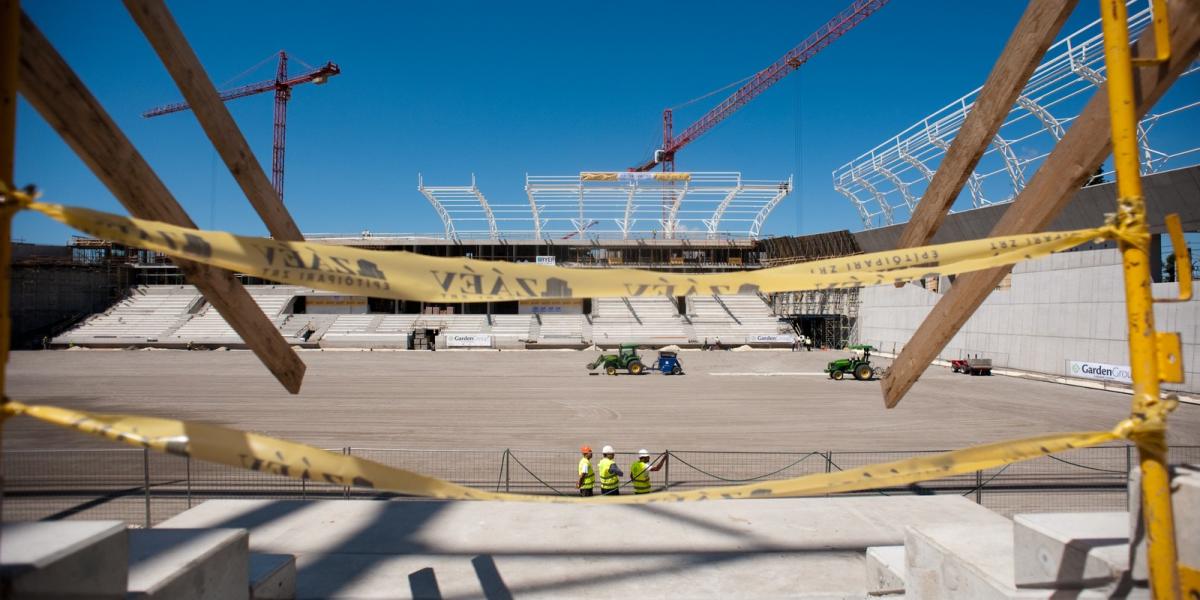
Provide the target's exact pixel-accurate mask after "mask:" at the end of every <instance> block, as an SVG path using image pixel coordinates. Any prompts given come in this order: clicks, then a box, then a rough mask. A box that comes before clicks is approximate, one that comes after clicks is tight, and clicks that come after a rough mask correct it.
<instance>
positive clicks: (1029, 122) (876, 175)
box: [833, 0, 1200, 229]
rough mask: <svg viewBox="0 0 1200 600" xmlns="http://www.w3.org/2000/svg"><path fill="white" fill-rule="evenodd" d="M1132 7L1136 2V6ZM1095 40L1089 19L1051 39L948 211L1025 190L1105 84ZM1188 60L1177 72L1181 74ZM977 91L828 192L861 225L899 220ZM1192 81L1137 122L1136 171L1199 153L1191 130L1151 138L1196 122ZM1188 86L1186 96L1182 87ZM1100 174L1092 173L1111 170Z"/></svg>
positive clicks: (1134, 23) (1143, 22)
mask: <svg viewBox="0 0 1200 600" xmlns="http://www.w3.org/2000/svg"><path fill="white" fill-rule="evenodd" d="M1127 4H1128V5H1129V6H1130V7H1131V8H1133V9H1135V10H1132V11H1131V13H1132V15H1131V16H1130V17H1129V30H1130V35H1131V36H1136V35H1137V34H1138V33H1140V32H1141V31H1142V30H1144V29H1145V28H1146V27H1148V26H1149V25H1150V23H1151V22H1152V20H1153V15H1152V14H1151V8H1150V0H1131V1H1130V2H1128V3H1127ZM1135 5H1136V6H1135ZM1103 46H1104V38H1103V36H1102V34H1101V31H1100V21H1099V20H1097V21H1094V22H1092V23H1090V24H1088V25H1086V26H1084V27H1082V28H1081V29H1079V30H1078V31H1075V32H1074V33H1072V34H1071V35H1069V36H1067V37H1066V38H1064V39H1062V40H1060V41H1058V42H1056V43H1055V44H1054V45H1053V46H1051V47H1050V49H1049V50H1048V51H1047V52H1046V59H1045V60H1044V61H1043V62H1042V64H1041V65H1039V66H1038V68H1037V69H1036V70H1035V71H1034V73H1033V76H1032V77H1030V79H1029V82H1028V83H1027V84H1026V85H1025V87H1024V88H1023V89H1022V91H1021V93H1020V95H1019V96H1018V97H1017V101H1016V104H1014V106H1013V107H1012V111H1011V112H1010V113H1009V115H1008V118H1007V120H1006V121H1005V123H1004V124H1003V125H1002V126H1001V128H1000V130H999V132H997V134H996V136H995V137H994V138H993V139H992V143H991V145H989V146H988V149H987V151H986V152H985V153H984V155H983V158H982V159H981V160H980V161H979V164H978V165H976V167H975V170H974V171H973V172H972V173H971V175H970V177H969V178H968V179H967V186H966V187H967V190H966V193H965V194H964V197H963V198H960V199H959V200H958V201H957V202H956V205H955V208H956V209H960V210H961V209H965V208H979V207H982V206H986V205H989V204H998V203H1002V202H1009V201H1011V200H1012V199H1014V198H1015V197H1016V196H1017V194H1019V193H1020V192H1021V190H1022V189H1024V188H1025V183H1026V179H1027V174H1032V173H1033V171H1034V170H1036V168H1037V166H1038V165H1039V164H1040V163H1041V161H1042V160H1044V159H1045V158H1046V157H1047V156H1049V154H1050V151H1051V150H1052V149H1053V148H1054V146H1055V144H1056V143H1057V142H1058V141H1059V140H1060V139H1062V137H1063V135H1064V134H1065V133H1066V130H1067V129H1068V128H1069V127H1070V125H1071V123H1072V122H1073V121H1074V120H1075V119H1076V117H1077V116H1078V114H1079V111H1080V110H1082V108H1083V106H1084V104H1085V103H1086V101H1087V99H1088V98H1089V97H1090V96H1091V92H1092V91H1093V90H1094V89H1095V88H1097V87H1099V86H1101V85H1102V84H1103V83H1104V81H1105V66H1104V47H1103ZM1197 70H1200V64H1193V65H1192V67H1191V68H1190V69H1188V71H1187V72H1186V73H1184V75H1183V76H1182V77H1181V79H1182V78H1183V77H1189V76H1191V75H1193V74H1194V73H1195V72H1196V71H1197ZM982 89H983V88H982V87H980V88H977V89H975V90H973V91H972V92H970V93H968V94H966V95H965V96H963V97H961V98H959V99H958V100H955V101H953V102H951V103H950V104H948V105H946V106H945V107H943V108H942V109H941V110H938V111H937V112H935V113H933V114H931V115H929V116H927V117H925V118H923V119H921V120H920V121H918V122H917V123H915V124H913V125H912V126H910V127H909V128H908V129H905V130H904V131H902V132H900V133H898V134H896V135H895V136H893V137H892V138H890V139H888V140H887V141H885V142H883V143H881V144H879V145H878V146H876V147H874V148H872V149H870V150H868V151H867V152H865V153H863V154H862V155H861V156H859V157H857V158H855V159H854V160H851V161H850V162H848V163H846V164H844V165H842V166H841V167H838V168H837V169H835V170H834V171H833V188H834V190H835V191H837V192H838V193H839V194H842V195H843V196H845V197H846V198H847V199H849V200H850V201H851V202H852V203H853V204H854V207H855V208H856V209H857V210H858V214H859V217H860V218H861V219H862V222H863V227H864V228H866V229H872V228H875V227H884V226H887V225H893V224H896V223H904V222H906V221H907V220H908V219H909V218H910V217H911V215H912V213H913V211H914V210H915V209H916V205H917V203H918V202H919V201H920V199H921V197H922V196H923V195H924V192H925V189H926V187H927V186H928V185H929V183H930V182H931V181H932V180H933V174H934V172H935V171H936V170H937V168H938V165H939V164H940V162H941V160H942V157H943V156H944V155H945V153H946V150H947V149H949V147H950V143H951V142H952V141H953V140H954V137H955V136H956V135H957V134H958V131H959V128H960V127H962V124H963V122H964V120H965V119H966V116H967V114H968V113H969V112H970V110H971V108H972V107H973V106H974V103H975V100H976V98H977V97H978V95H979V92H980V90H982ZM1196 89H1197V88H1196V86H1194V85H1190V86H1189V85H1187V84H1183V85H1177V86H1175V88H1174V90H1173V92H1172V93H1169V94H1168V95H1167V96H1166V97H1164V99H1163V101H1160V102H1159V106H1163V107H1165V108H1163V109H1162V110H1160V111H1159V112H1155V113H1150V114H1147V115H1146V117H1145V118H1144V119H1142V121H1141V123H1139V125H1138V142H1139V147H1140V148H1139V150H1140V154H1141V159H1142V162H1141V164H1142V170H1143V174H1149V173H1156V172H1159V171H1163V170H1167V169H1173V168H1178V167H1184V166H1190V165H1192V164H1195V162H1194V161H1195V157H1196V153H1197V152H1200V145H1197V142H1196V137H1195V136H1193V135H1167V136H1154V139H1153V140H1152V139H1151V138H1152V136H1151V133H1152V132H1153V131H1154V130H1155V129H1156V128H1160V129H1161V128H1162V127H1163V125H1162V123H1164V122H1165V121H1169V122H1170V126H1171V127H1172V128H1173V129H1174V130H1176V131H1179V132H1184V131H1188V130H1192V131H1194V130H1195V129H1196V128H1197V127H1200V111H1194V110H1192V109H1194V108H1196V107H1197V106H1200V98H1197V97H1196ZM1189 92H1190V93H1189ZM1110 174H1111V171H1102V173H1098V174H1097V175H1110Z"/></svg>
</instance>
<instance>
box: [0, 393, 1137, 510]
mask: <svg viewBox="0 0 1200 600" xmlns="http://www.w3.org/2000/svg"><path fill="white" fill-rule="evenodd" d="M4 411H5V414H12V415H27V416H30V417H33V418H35V419H39V420H41V421H45V422H47V423H51V424H54V425H59V426H62V427H67V428H71V429H76V430H78V431H82V432H84V433H90V434H93V435H98V436H101V437H105V438H108V439H110V440H114V441H118V442H124V443H127V444H131V445H135V446H140V447H145V448H151V449H154V450H158V451H162V452H168V453H171V454H178V455H181V456H190V457H192V458H195V459H198V460H206V461H210V462H215V463H220V464H224V465H230V466H233V467H240V468H243V469H250V470H253V471H261V472H266V473H273V474H276V475H283V476H286V477H291V478H293V479H308V480H313V481H324V482H326V483H330V484H334V485H339V486H358V487H365V488H370V489H375V490H384V491H392V492H397V493H401V494H410V495H414V496H424V497H428V498H442V499H454V500H517V501H523V502H608V503H619V504H641V503H647V502H681V501H689V500H714V499H719V498H727V499H733V498H779V497H794V496H816V495H821V494H830V493H836V492H854V491H861V490H870V489H875V488H884V487H896V486H904V485H908V484H911V483H916V482H918V481H925V480H929V479H938V478H942V477H950V476H952V475H961V474H963V473H971V472H974V471H978V470H983V469H991V468H994V467H998V466H1001V465H1006V464H1009V463H1013V462H1018V461H1022V460H1028V459H1031V458H1036V457H1038V456H1044V455H1047V454H1052V453H1055V452H1061V451H1063V450H1070V449H1074V448H1086V447H1089V446H1096V445H1099V444H1103V443H1105V442H1111V441H1114V440H1117V439H1121V437H1122V434H1123V433H1127V432H1128V431H1130V430H1131V429H1136V427H1133V428H1131V427H1129V426H1128V423H1122V425H1119V426H1118V427H1117V428H1116V429H1114V430H1113V431H1085V432H1075V433H1054V434H1047V435H1040V436H1036V437H1031V438H1025V439H1020V440H1011V441H1007V442H998V443H994V444H985V445H982V446H975V447H972V448H965V449H962V450H955V451H952V452H944V453H941V454H933V455H929V456H921V457H918V458H909V459H904V460H898V461H895V462H890V463H882V464H877V465H870V466H866V467H860V468H857V469H848V470H845V471H837V472H834V473H819V474H816V475H805V476H803V477H796V478H794V479H782V480H778V481H762V482H755V483H750V484H746V485H735V486H726V487H713V488H704V489H699V490H691V491H686V492H672V491H663V492H658V493H652V494H637V495H626V496H601V497H594V498H577V497H567V496H535V495H524V494H506V493H493V492H486V491H483V490H476V489H472V488H469V487H465V486H461V485H458V484H455V483H451V482H449V481H444V480H441V479H437V478H434V477H429V476H426V475H421V474H419V473H414V472H412V471H407V470H404V469H398V468H394V467H388V466H385V465H381V464H379V463H377V462H374V461H370V460H367V459H364V458H358V457H355V456H346V455H342V454H334V453H332V452H328V451H326V450H321V449H318V448H313V447H312V446H307V445H305V444H297V443H295V442H289V441H286V440H280V439H276V438H272V437H268V436H265V435H259V434H256V433H249V432H245V431H239V430H236V429H231V428H228V427H221V426H218V425H208V424H204V423H194V422H189V421H179V420H175V419H163V418H158V417H142V416H132V415H106V414H98V413H87V412H82V411H75V410H70V409H66V408H59V407H55V406H27V405H25V404H21V403H20V402H15V401H10V402H8V403H6V404H5V405H4Z"/></svg>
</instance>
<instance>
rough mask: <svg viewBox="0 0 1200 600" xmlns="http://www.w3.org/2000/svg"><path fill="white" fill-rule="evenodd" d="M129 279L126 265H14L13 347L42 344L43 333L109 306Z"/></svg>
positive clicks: (55, 331) (54, 332)
mask: <svg viewBox="0 0 1200 600" xmlns="http://www.w3.org/2000/svg"><path fill="white" fill-rule="evenodd" d="M129 280H130V275H129V273H128V272H127V268H126V267H114V268H112V269H106V268H104V267H89V266H79V265H20V264H18V265H13V267H12V317H13V338H12V347H14V348H34V347H41V339H42V337H43V336H49V337H54V336H55V335H57V334H59V333H61V332H62V331H65V330H66V329H67V328H68V327H69V326H70V325H72V324H74V323H76V322H78V321H80V320H82V319H84V318H86V317H88V316H91V315H92V314H94V313H99V312H104V311H105V310H108V308H109V307H110V306H111V305H112V304H113V303H114V302H116V301H117V300H118V299H120V297H121V296H122V295H123V294H124V293H125V285H124V284H125V282H128V281H129Z"/></svg>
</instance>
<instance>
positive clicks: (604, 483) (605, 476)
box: [600, 457, 621, 490]
mask: <svg viewBox="0 0 1200 600" xmlns="http://www.w3.org/2000/svg"><path fill="white" fill-rule="evenodd" d="M615 464H617V461H615V460H613V459H611V458H608V457H605V458H604V459H602V460H601V461H600V489H602V490H615V489H617V488H618V487H620V486H621V479H620V478H619V477H617V474H616V473H613V472H612V471H610V470H609V468H610V467H612V466H613V465H615Z"/></svg>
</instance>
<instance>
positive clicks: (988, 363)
mask: <svg viewBox="0 0 1200 600" xmlns="http://www.w3.org/2000/svg"><path fill="white" fill-rule="evenodd" d="M950 370H951V371H954V372H955V373H965V374H967V375H991V374H992V359H990V358H979V357H975V358H966V359H961V358H960V359H956V360H952V361H950Z"/></svg>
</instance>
